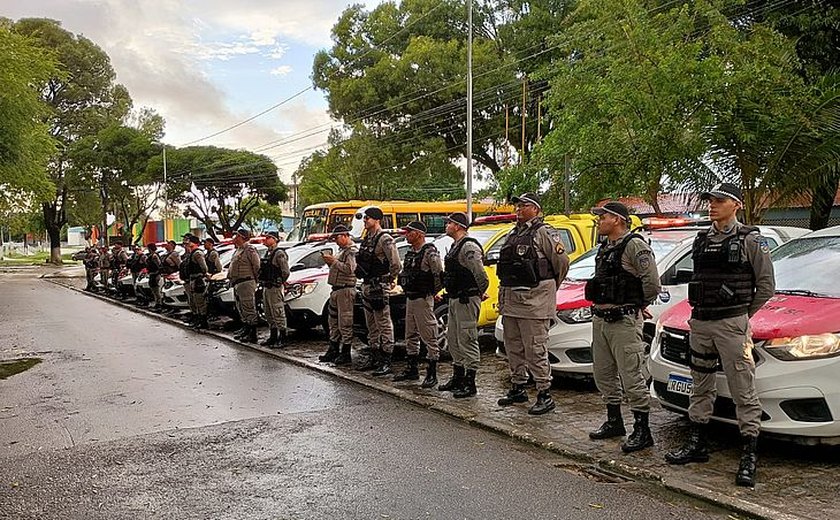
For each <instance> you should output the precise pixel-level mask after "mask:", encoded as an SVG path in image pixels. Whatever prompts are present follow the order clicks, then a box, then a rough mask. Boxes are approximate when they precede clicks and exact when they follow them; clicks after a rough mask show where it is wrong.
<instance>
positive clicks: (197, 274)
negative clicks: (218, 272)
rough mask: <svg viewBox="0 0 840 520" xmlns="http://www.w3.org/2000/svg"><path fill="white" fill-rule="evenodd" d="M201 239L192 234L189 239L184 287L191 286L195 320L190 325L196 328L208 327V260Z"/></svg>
mask: <svg viewBox="0 0 840 520" xmlns="http://www.w3.org/2000/svg"><path fill="white" fill-rule="evenodd" d="M200 244H201V240H200V239H199V238H198V237H197V236H190V238H189V239H188V240H187V261H186V263H185V264H186V268H185V269H184V272H185V273H186V274H187V278H186V280H184V287H185V288H186V287H187V286H189V287H190V293H191V294H192V299H191V302H190V303H191V304H192V312H193V320H192V321H191V322H190V326H192V328H194V329H206V328H207V327H208V324H207V298H205V296H204V291H206V290H207V262H206V261H205V260H204V253H203V252H202V251H201V248H200V247H199V245H200Z"/></svg>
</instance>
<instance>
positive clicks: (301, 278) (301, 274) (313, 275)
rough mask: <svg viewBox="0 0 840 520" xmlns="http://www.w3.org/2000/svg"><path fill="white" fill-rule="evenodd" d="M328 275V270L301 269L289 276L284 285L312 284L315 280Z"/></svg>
mask: <svg viewBox="0 0 840 520" xmlns="http://www.w3.org/2000/svg"><path fill="white" fill-rule="evenodd" d="M329 274H330V270H329V268H323V267H313V268H310V269H301V270H300V271H295V272H294V273H292V274H291V275H289V279H288V280H286V283H301V282H303V283H306V282H313V281H315V280H320V279H321V278H326V277H327V276H329Z"/></svg>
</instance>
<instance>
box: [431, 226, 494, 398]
mask: <svg viewBox="0 0 840 520" xmlns="http://www.w3.org/2000/svg"><path fill="white" fill-rule="evenodd" d="M469 227H470V224H469V221H468V220H467V215H466V214H464V213H461V212H456V213H452V214H451V215H449V216H448V217H446V234H447V236H449V237H451V238H452V240H453V242H452V246H451V247H450V249H449V252H447V253H446V257H445V258H444V260H443V262H444V264H443V265H444V273H443V286H444V287H445V288H446V296H447V298H448V299H449V309H448V314H447V320H448V322H447V330H446V341H447V343H448V344H449V353H450V354H451V355H452V378H451V379H450V380H449V381H448V382H446V383H445V384H442V385H440V386H439V387H438V390H443V391H449V392H452V396H453V397H456V398H463V397H471V396H474V395H475V394H476V393H477V390H476V388H475V375H476V372H477V371H478V365H479V363H480V361H481V357H480V354H479V350H478V314H479V312H480V310H481V300H482V299H483V298H485V297H486V291H487V287H489V285H490V280H489V279H488V278H487V273H486V272H485V271H484V253H483V250H482V248H481V244H479V243H478V241H477V240H475V239H474V238H470V237H469V236H467V230H468V229H469Z"/></svg>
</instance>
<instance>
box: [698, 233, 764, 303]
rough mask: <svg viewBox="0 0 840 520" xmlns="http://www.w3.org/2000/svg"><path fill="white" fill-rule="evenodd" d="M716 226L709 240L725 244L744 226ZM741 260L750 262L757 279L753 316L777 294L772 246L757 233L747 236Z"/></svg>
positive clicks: (709, 235)
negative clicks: (771, 255) (771, 252)
mask: <svg viewBox="0 0 840 520" xmlns="http://www.w3.org/2000/svg"><path fill="white" fill-rule="evenodd" d="M715 226H716V225H715V224H712V226H711V228H709V233H708V235H707V236H708V239H709V241H711V242H723V241H724V240H726V239H727V238H728V237H730V236H732V235H733V234H734V233H735V232H736V231H737V230H738V229H740V228H741V227H743V226H744V224H741V223H740V222H738V221H734V223H732V224H730V225H728V226H727V227H724V228H723V229H721V230H718V229H717V227H715ZM741 259H742V260H743V259H746V260H747V261H749V263H750V265H751V266H752V268H753V276H754V277H755V296H754V298H753V301H752V304H750V308H749V311H748V313H749V315H750V316H752V315H754V314H755V313H756V312H758V310H759V309H761V308H762V307H763V306H764V304H765V303H767V300H769V299H770V298H772V297H773V295H774V294H775V293H776V278H775V276H774V273H773V262H771V261H770V246H769V244H768V243H767V239H766V238H764V237H763V236H761V234H760V233H758V232H757V231H756V232H753V233H750V234H749V235H747V237H746V238H745V239H744V247H743V248H742V249H741Z"/></svg>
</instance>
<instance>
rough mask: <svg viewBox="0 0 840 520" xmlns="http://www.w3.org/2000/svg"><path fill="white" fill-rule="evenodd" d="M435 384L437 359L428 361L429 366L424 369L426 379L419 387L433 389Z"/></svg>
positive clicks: (436, 382) (436, 381)
mask: <svg viewBox="0 0 840 520" xmlns="http://www.w3.org/2000/svg"><path fill="white" fill-rule="evenodd" d="M437 384H438V380H437V359H430V360H429V366H427V367H426V379H424V380H423V382H422V383H420V386H421V387H422V388H434V387H435V386H437Z"/></svg>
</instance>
